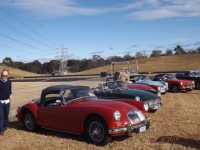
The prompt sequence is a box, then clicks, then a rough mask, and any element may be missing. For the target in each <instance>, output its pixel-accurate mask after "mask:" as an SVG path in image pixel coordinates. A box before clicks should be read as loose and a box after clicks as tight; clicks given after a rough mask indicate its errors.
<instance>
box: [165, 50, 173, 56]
mask: <svg viewBox="0 0 200 150" xmlns="http://www.w3.org/2000/svg"><path fill="white" fill-rule="evenodd" d="M165 55H167V56H168V55H173V51H172V50H171V49H167V50H166V51H165Z"/></svg>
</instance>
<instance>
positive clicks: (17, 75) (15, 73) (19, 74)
mask: <svg viewBox="0 0 200 150" xmlns="http://www.w3.org/2000/svg"><path fill="white" fill-rule="evenodd" d="M3 69H8V70H9V73H10V77H15V78H21V77H30V76H38V74H35V73H31V72H28V71H23V70H19V69H14V68H11V67H7V66H2V65H0V71H2V70H3Z"/></svg>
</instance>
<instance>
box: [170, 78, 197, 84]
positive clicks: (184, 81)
mask: <svg viewBox="0 0 200 150" xmlns="http://www.w3.org/2000/svg"><path fill="white" fill-rule="evenodd" d="M167 81H168V82H182V83H183V85H191V84H194V83H193V82H192V81H189V80H180V79H173V80H167Z"/></svg>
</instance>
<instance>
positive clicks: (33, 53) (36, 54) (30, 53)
mask: <svg viewBox="0 0 200 150" xmlns="http://www.w3.org/2000/svg"><path fill="white" fill-rule="evenodd" d="M0 46H3V47H6V48H10V49H12V50H17V51H21V52H23V53H30V54H36V55H38V53H37V52H30V51H25V50H21V49H17V48H14V47H11V46H8V45H5V44H1V43H0Z"/></svg>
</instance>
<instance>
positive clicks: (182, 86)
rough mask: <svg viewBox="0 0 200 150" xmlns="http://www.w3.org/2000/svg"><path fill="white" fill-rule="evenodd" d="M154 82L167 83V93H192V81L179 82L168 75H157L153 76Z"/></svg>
mask: <svg viewBox="0 0 200 150" xmlns="http://www.w3.org/2000/svg"><path fill="white" fill-rule="evenodd" d="M154 81H165V82H167V83H168V88H169V91H172V92H173V93H177V92H179V91H186V92H187V91H192V89H193V88H195V83H194V81H189V80H180V79H177V78H176V77H175V76H173V75H170V74H158V75H156V76H155V78H154Z"/></svg>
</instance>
